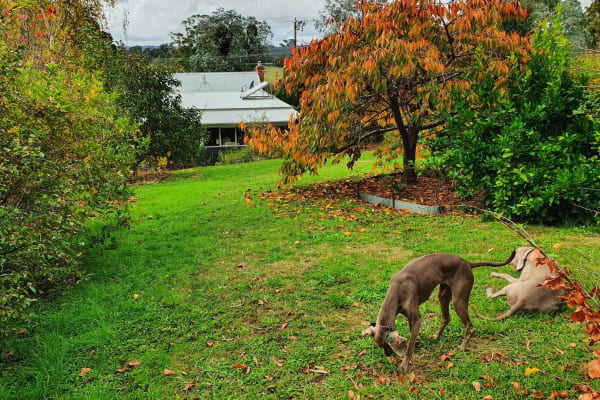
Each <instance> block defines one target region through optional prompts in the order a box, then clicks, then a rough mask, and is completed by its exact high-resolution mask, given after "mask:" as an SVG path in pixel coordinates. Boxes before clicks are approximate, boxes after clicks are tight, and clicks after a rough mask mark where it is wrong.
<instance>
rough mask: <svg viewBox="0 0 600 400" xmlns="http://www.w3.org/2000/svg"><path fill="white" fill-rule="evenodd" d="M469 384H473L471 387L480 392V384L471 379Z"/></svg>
mask: <svg viewBox="0 0 600 400" xmlns="http://www.w3.org/2000/svg"><path fill="white" fill-rule="evenodd" d="M471 384H472V385H473V387H474V388H475V390H476V391H477V392H481V384H480V383H479V382H475V381H473V382H471Z"/></svg>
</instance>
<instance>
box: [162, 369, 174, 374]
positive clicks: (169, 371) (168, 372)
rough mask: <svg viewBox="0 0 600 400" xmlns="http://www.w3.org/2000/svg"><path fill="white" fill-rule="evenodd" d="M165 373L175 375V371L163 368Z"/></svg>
mask: <svg viewBox="0 0 600 400" xmlns="http://www.w3.org/2000/svg"><path fill="white" fill-rule="evenodd" d="M163 374H165V375H175V371H171V370H170V369H166V368H165V369H163Z"/></svg>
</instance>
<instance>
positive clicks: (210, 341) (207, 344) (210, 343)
mask: <svg viewBox="0 0 600 400" xmlns="http://www.w3.org/2000/svg"><path fill="white" fill-rule="evenodd" d="M214 345H215V342H214V341H212V340H209V341H208V342H206V346H207V347H213V346H214Z"/></svg>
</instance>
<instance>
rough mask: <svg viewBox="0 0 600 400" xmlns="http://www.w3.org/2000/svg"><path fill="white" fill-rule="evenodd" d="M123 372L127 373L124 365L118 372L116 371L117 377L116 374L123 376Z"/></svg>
mask: <svg viewBox="0 0 600 400" xmlns="http://www.w3.org/2000/svg"><path fill="white" fill-rule="evenodd" d="M123 372H125V366H124V365H122V366H121V368H120V369H118V370H116V371H115V375H116V374H122V373H123Z"/></svg>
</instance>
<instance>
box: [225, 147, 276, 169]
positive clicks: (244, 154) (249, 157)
mask: <svg viewBox="0 0 600 400" xmlns="http://www.w3.org/2000/svg"><path fill="white" fill-rule="evenodd" d="M264 159H265V157H264V156H261V155H260V154H258V152H256V151H254V150H253V149H252V147H250V146H246V147H244V148H241V149H239V150H233V151H223V152H221V153H219V162H218V163H217V164H218V165H231V164H239V163H246V162H251V161H259V160H264Z"/></svg>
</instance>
